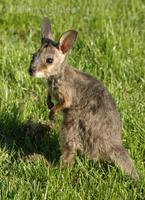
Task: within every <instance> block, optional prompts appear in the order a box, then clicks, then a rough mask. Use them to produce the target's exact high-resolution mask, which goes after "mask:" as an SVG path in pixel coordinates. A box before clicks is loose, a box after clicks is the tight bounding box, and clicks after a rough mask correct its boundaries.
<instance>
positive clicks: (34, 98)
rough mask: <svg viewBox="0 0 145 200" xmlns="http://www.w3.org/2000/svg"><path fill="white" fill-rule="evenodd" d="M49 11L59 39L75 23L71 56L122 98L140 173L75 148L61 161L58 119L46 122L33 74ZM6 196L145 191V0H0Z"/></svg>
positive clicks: (76, 198)
mask: <svg viewBox="0 0 145 200" xmlns="http://www.w3.org/2000/svg"><path fill="white" fill-rule="evenodd" d="M45 16H47V17H48V18H49V19H50V21H51V23H52V29H53V32H54V37H55V38H56V40H58V39H59V37H60V35H61V34H62V32H64V31H66V30H68V29H76V30H77V31H78V32H79V34H78V38H77V42H76V44H75V46H74V48H73V51H72V52H71V55H70V56H69V59H68V62H69V63H70V64H71V65H73V66H75V67H77V68H78V69H80V70H82V71H84V72H87V73H89V74H92V75H93V76H95V77H96V78H97V79H98V80H100V81H102V82H103V84H104V85H105V86H106V87H107V88H108V90H109V91H110V93H111V94H112V95H113V97H114V99H115V100H116V102H117V106H118V110H119V112H120V116H121V121H122V140H123V144H124V146H125V147H126V148H127V149H128V151H129V154H130V155H131V157H132V158H133V160H134V164H135V165H136V168H137V169H138V171H139V174H140V180H139V181H134V180H132V179H131V178H129V177H125V176H124V175H123V174H122V173H121V171H120V170H119V169H118V168H117V167H115V166H113V165H111V164H107V163H100V162H93V161H91V160H88V159H87V158H86V157H85V156H81V155H78V156H77V157H76V162H75V165H74V166H72V167H70V168H63V166H61V164H60V162H59V156H60V151H59V142H58V137H59V131H60V129H59V126H60V123H61V120H62V115H61V113H60V114H59V115H58V116H57V119H56V121H55V125H54V126H53V127H52V128H49V127H48V125H47V124H49V120H48V109H47V105H46V95H47V84H46V82H45V81H44V80H40V79H34V78H32V77H30V76H29V74H28V67H29V64H30V59H31V55H32V53H34V51H35V50H36V49H37V48H38V47H39V45H40V40H41V38H40V24H41V21H42V19H43V17H45ZM0 195H1V198H0V199H1V200H8V199H12V200H13V199H14V200H28V199H29V200H36V199H38V200H93V199H96V200H141V199H142V200H143V199H145V2H144V1H143V0H122V1H121V0H92V1H87V0H78V1H75V0H71V1H68V0H49V1H47V0H41V1H40V0H35V1H32V0H30V1H26V0H21V1H19V0H15V1H14V0H1V1H0Z"/></svg>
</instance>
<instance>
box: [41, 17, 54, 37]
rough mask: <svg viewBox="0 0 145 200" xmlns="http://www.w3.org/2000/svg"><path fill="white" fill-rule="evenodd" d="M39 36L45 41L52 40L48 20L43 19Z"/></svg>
mask: <svg viewBox="0 0 145 200" xmlns="http://www.w3.org/2000/svg"><path fill="white" fill-rule="evenodd" d="M41 36H42V38H45V39H50V40H52V33H51V25H50V22H49V20H48V18H46V17H45V18H44V19H43V21H42V25H41Z"/></svg>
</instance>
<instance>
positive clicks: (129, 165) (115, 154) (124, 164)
mask: <svg viewBox="0 0 145 200" xmlns="http://www.w3.org/2000/svg"><path fill="white" fill-rule="evenodd" d="M110 159H111V160H112V161H113V162H114V163H115V164H116V165H117V166H118V167H120V168H121V170H122V171H123V172H124V173H125V174H126V175H130V176H132V178H134V179H139V175H138V173H137V171H136V169H135V168H134V166H133V162H132V160H131V158H130V156H129V154H128V152H127V150H126V149H125V148H124V147H123V146H116V147H114V148H113V150H112V152H111V154H110Z"/></svg>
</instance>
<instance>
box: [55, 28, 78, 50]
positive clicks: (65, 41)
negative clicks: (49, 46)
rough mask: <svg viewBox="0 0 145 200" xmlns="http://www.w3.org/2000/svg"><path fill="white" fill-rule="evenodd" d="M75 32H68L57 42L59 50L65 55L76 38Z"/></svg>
mask: <svg viewBox="0 0 145 200" xmlns="http://www.w3.org/2000/svg"><path fill="white" fill-rule="evenodd" d="M77 34H78V33H77V31H74V30H70V31H67V32H65V33H63V34H62V36H61V37H60V40H59V49H60V50H61V51H62V52H63V53H64V54H65V53H67V52H68V51H69V50H70V49H71V48H72V46H73V43H74V42H75V40H76V37H77Z"/></svg>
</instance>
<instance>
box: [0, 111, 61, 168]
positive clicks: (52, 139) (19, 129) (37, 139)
mask: <svg viewBox="0 0 145 200" xmlns="http://www.w3.org/2000/svg"><path fill="white" fill-rule="evenodd" d="M16 112H17V113H16ZM19 118H20V117H19V112H18V110H14V112H13V113H12V112H11V113H10V114H8V113H5V114H4V113H1V114H0V141H1V145H2V146H6V148H8V149H10V150H12V149H14V151H15V152H16V155H15V156H16V157H17V156H19V154H20V152H21V154H22V156H24V157H27V156H30V155H33V154H35V155H37V154H38V155H43V156H44V157H45V158H46V159H47V160H48V162H49V163H51V164H53V165H56V164H57V163H58V161H59V157H60V151H59V143H58V135H57V134H56V133H54V131H53V130H52V128H51V127H50V126H49V125H47V124H42V123H40V122H38V123H36V122H33V121H27V122H25V123H22V122H21V121H20V119H19Z"/></svg>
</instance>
